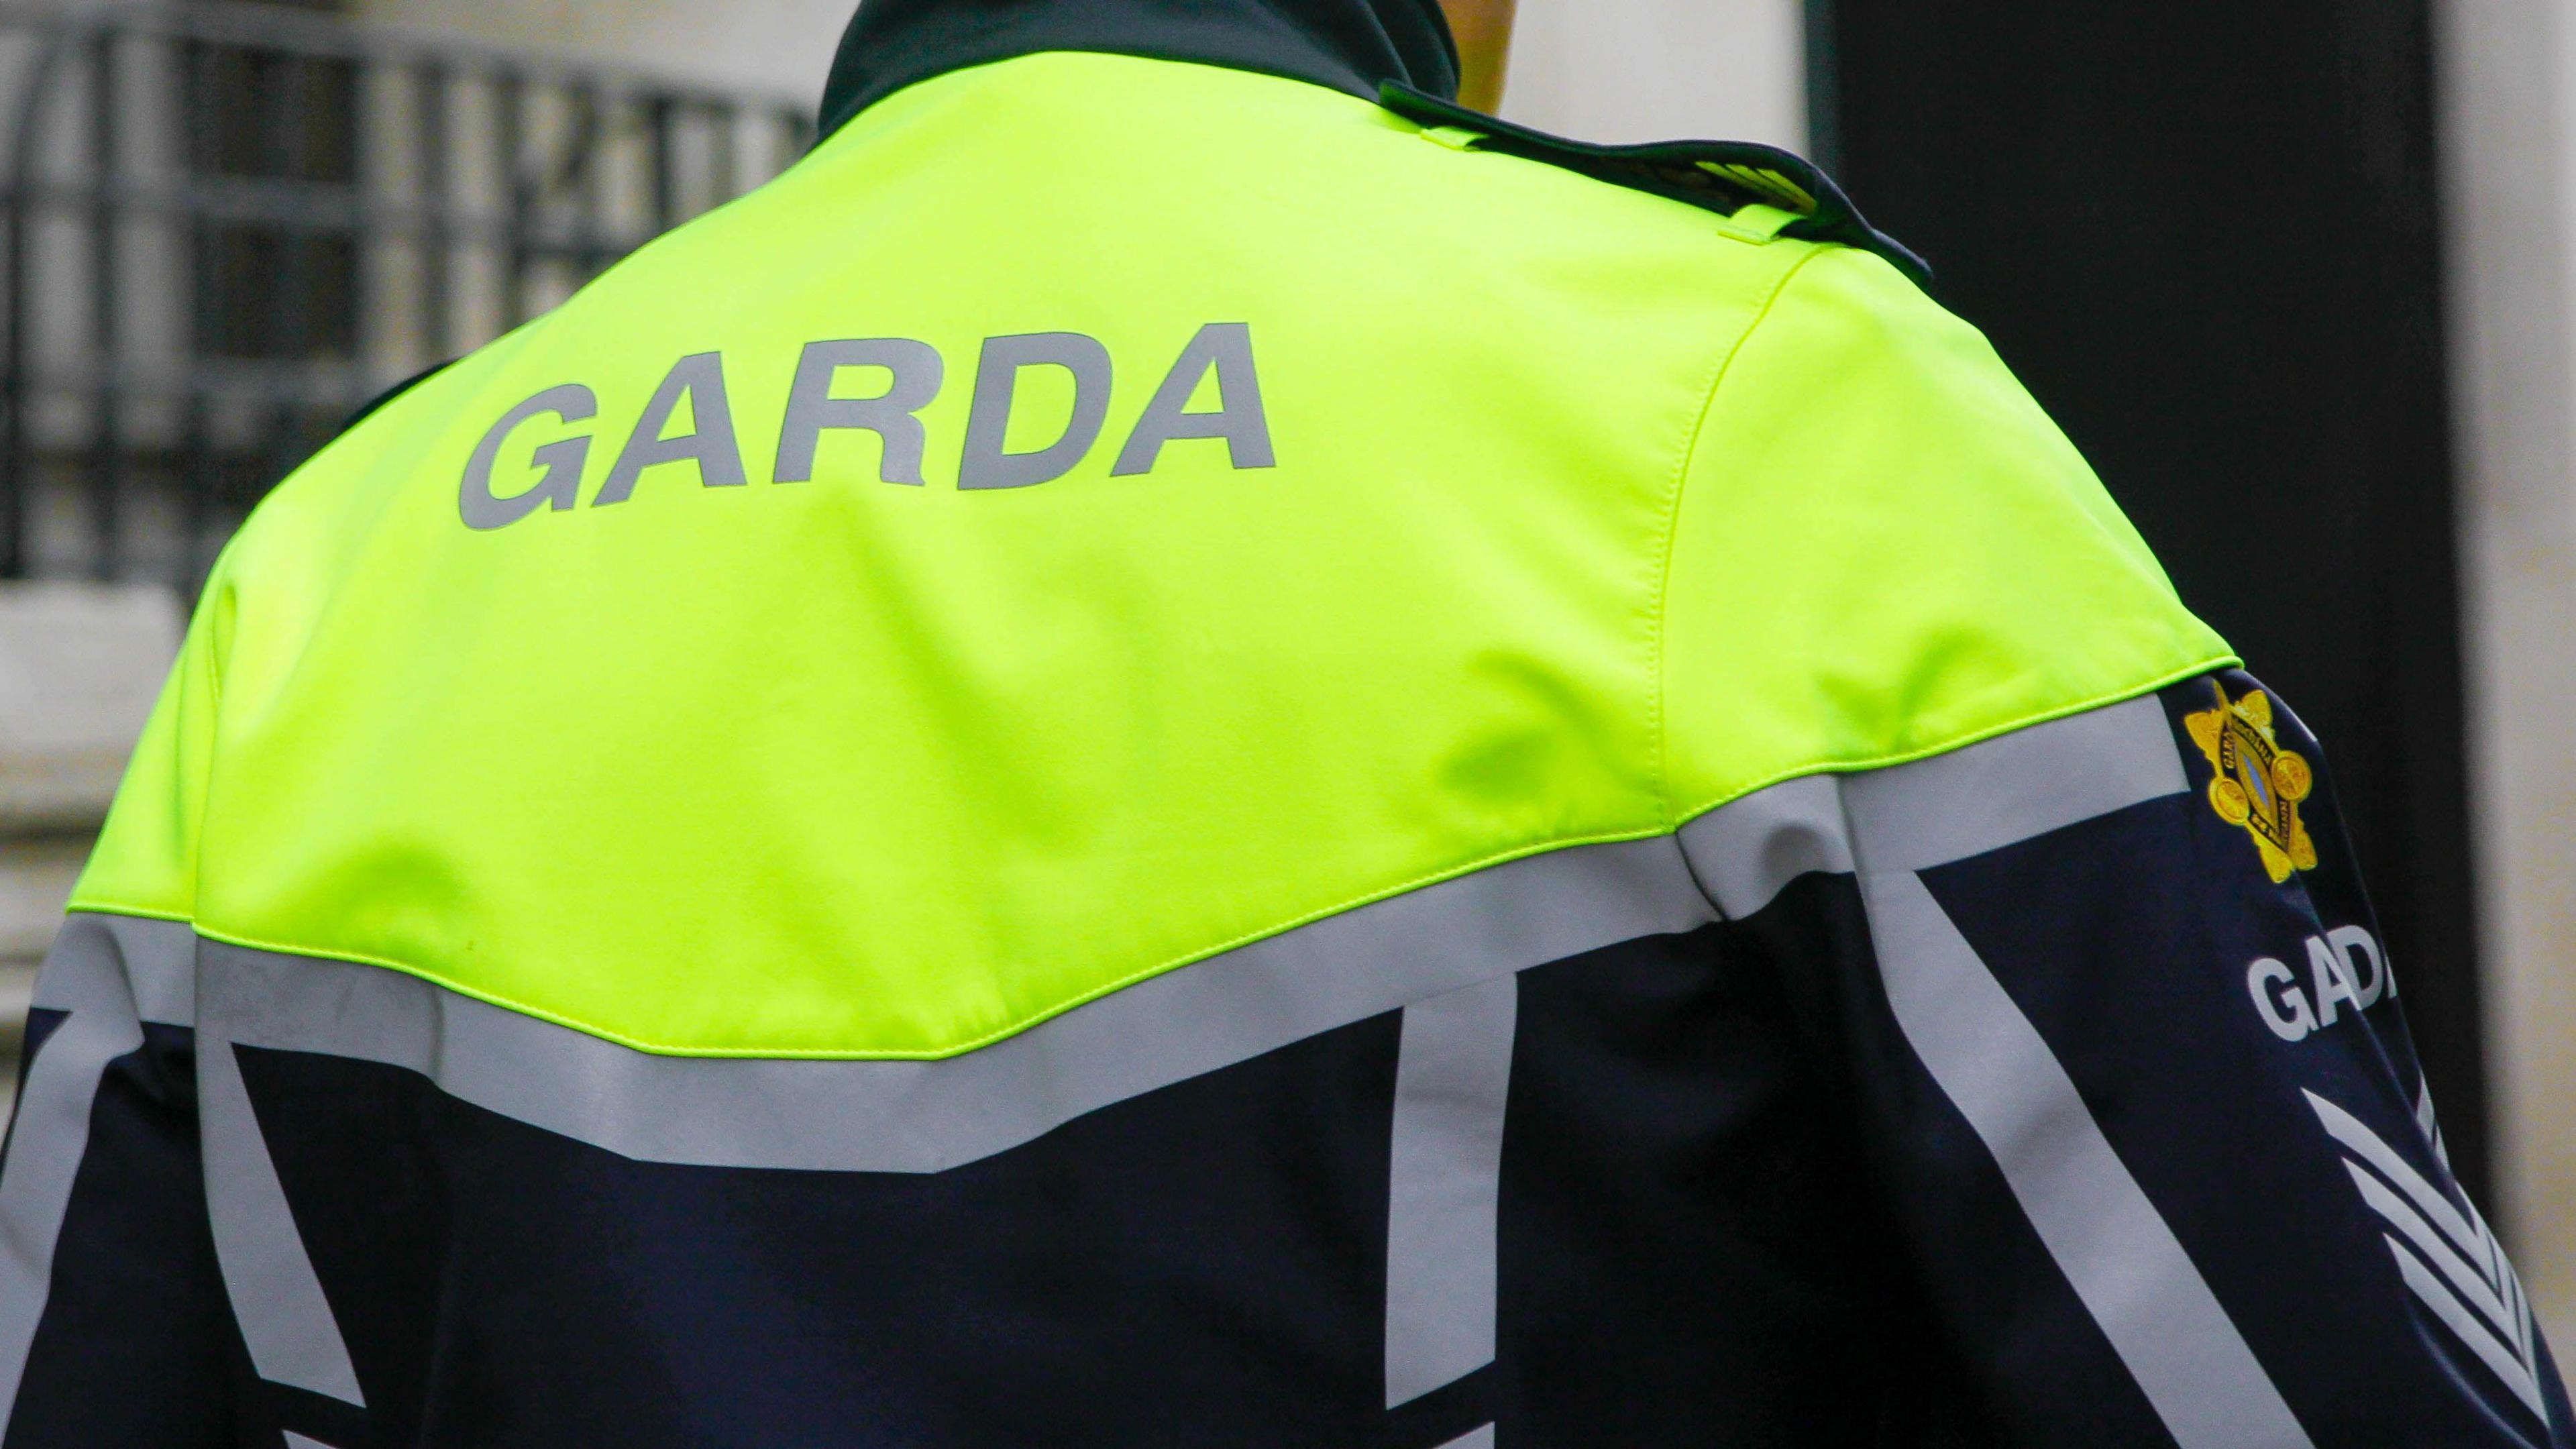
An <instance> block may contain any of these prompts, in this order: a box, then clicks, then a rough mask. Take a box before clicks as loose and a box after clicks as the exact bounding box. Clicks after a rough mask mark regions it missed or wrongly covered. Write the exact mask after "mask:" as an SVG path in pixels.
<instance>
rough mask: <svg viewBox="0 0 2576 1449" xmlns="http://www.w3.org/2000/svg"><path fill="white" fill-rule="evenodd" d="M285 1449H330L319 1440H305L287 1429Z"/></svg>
mask: <svg viewBox="0 0 2576 1449" xmlns="http://www.w3.org/2000/svg"><path fill="white" fill-rule="evenodd" d="M286 1449H331V1446H330V1445H328V1444H325V1443H323V1442H322V1441H321V1440H319V1439H307V1438H305V1437H304V1436H303V1435H301V1434H298V1433H296V1432H295V1431H294V1430H292V1429H289V1430H287V1431H286Z"/></svg>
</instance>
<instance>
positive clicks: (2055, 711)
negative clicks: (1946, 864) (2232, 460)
mask: <svg viewBox="0 0 2576 1449" xmlns="http://www.w3.org/2000/svg"><path fill="white" fill-rule="evenodd" d="M2244 664H2245V661H2244V660H2242V659H2240V658H2238V657H2237V656H2235V655H2233V654H2218V655H2212V656H2211V657H2210V658H2208V659H2204V660H2202V661H2200V662H2199V663H2197V664H2191V665H2186V666H2185V667H2183V668H2181V669H2177V670H2175V671H2173V672H2172V673H2170V674H2165V675H2160V676H2158V677H2157V678H2155V679H2153V680H2150V681H2148V682H2145V683H2142V684H2136V685H2123V686H2121V687H2120V688H2118V689H2114V690H2110V691H2107V692H2105V693H2103V694H2099V695H2096V696H2094V697H2092V698H2090V699H2086V700H2081V701H2078V702H2076V703H2074V704H2067V705H2059V706H2056V707H2054V708H2050V709H2044V710H2038V711H2035V712H2033V713H2031V714H2027V715H2017V716H2015V717H2014V718H2013V719H2012V720H2011V721H2010V722H2009V723H2005V724H1999V725H1990V726H1988V727H1986V728H1984V729H1977V730H1970V731H1968V732H1967V733H1965V734H1961V735H1957V736H1953V737H1951V738H1949V739H1945V740H1942V741H1941V742H1940V743H1939V744H1933V745H1925V746H1922V747H1921V748H1919V749H1912V750H1905V751H1902V752H1900V753H1897V754H1892V755H1878V756H1874V757H1872V758H1870V759H1866V760H1817V761H1812V762H1810V763H1808V764H1804V765H1799V766H1797V767H1795V768H1794V769H1787V770H1782V771H1780V772H1778V773H1777V774H1771V775H1765V776H1762V777H1761V778H1759V779H1757V780H1755V781H1753V782H1752V783H1750V784H1746V785H1737V786H1731V787H1729V788H1728V789H1727V790H1725V791H1724V792H1722V793H1720V794H1718V795H1716V796H1714V797H1712V798H1711V799H1710V800H1709V801H1708V802H1707V803H1706V804H1703V805H1699V806H1696V807H1694V808H1692V809H1691V810H1689V811H1687V812H1685V813H1684V814H1683V815H1682V817H1681V818H1682V820H1683V821H1684V822H1685V823H1687V822H1689V821H1693V820H1697V819H1698V818H1699V817H1701V816H1703V815H1706V814H1708V813H1709V812H1710V811H1712V810H1723V809H1725V808H1726V807H1727V806H1729V805H1732V804H1734V803H1735V802H1736V801H1738V800H1741V799H1743V798H1745V797H1746V796H1748V795H1757V794H1760V793H1761V792H1762V791H1764V790H1768V789H1770V788H1771V787H1772V786H1774V785H1784V784H1787V783H1788V782H1789V781H1791V780H1802V779H1805V778H1807V777H1808V776H1810V775H1865V774H1867V773H1869V772H1870V771H1872V770H1887V769H1893V768H1895V767H1896V766H1899V765H1911V764H1917V763H1919V762H1921V761H1924V760H1929V759H1933V758H1935V757H1937V756H1940V755H1946V754H1950V753H1952V752H1953V751H1956V750H1964V749H1966V748H1967V747H1968V746H1970V745H1976V744H1983V743H1984V742H1986V741H1987V740H1991V739H1996V738H1999V737H2001V736H2003V735H2008V734H2013V733H2016V732H2018V731H2021V730H2026V729H2035V728H2037V727H2038V726H2040V725H2044V724H2049V723H2051V722H2053V721H2056V720H2061V719H2067V718H2071V717H2072V716H2075V715H2079V714H2090V713H2091V712H2093V711H2094V710H2097V709H2108V708H2110V707H2111V706H2112V705H2115V704H2126V703H2128V702H2129V701H2130V700H2133V699H2140V698H2144V697H2145V696H2147V695H2150V694H2155V693H2157V692H2159V691H2161V690H2167V689H2171V688H2173V687H2174V686H2175V685H2177V684H2180V683H2182V682H2184V681H2185V680H2191V679H2198V678H2200V677H2202V676H2203V675H2207V674H2213V673H2215V672H2217V671H2219V670H2221V669H2241V668H2243V667H2244Z"/></svg>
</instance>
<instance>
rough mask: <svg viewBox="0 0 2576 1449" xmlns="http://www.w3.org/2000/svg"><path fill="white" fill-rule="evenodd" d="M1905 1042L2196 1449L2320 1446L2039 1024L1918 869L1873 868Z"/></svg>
mask: <svg viewBox="0 0 2576 1449" xmlns="http://www.w3.org/2000/svg"><path fill="white" fill-rule="evenodd" d="M1860 884H1861V895H1862V898H1863V899H1864V900H1865V901H1866V902H1867V903H1868V907H1869V917H1870V934H1871V937H1872V939H1873V940H1874V941H1875V943H1876V945H1877V948H1878V959H1879V970H1880V972H1881V973H1882V975H1883V976H1884V978H1885V980H1886V983H1887V1000H1888V1005H1889V1007H1890V1008H1891V1009H1892V1010H1893V1011H1894V1012H1895V1015H1896V1020H1897V1024H1898V1025H1899V1027H1901V1028H1902V1029H1903V1030H1904V1032H1905V1038H1906V1041H1907V1042H1908V1043H1909V1044H1911V1045H1912V1046H1913V1048H1914V1052H1915V1054H1916V1055H1917V1056H1919V1057H1920V1058H1922V1061H1923V1065H1924V1067H1925V1068H1926V1069H1927V1070H1928V1071H1930V1072H1931V1074H1932V1079H1933V1080H1934V1081H1935V1082H1938V1083H1939V1084H1940V1086H1941V1090H1942V1092H1943V1093H1945V1094H1946V1095H1948V1097H1949V1098H1950V1100H1951V1101H1952V1102H1953V1103H1955V1104H1956V1105H1957V1106H1958V1108H1959V1112H1960V1114H1961V1115H1962V1116H1964V1117H1966V1118H1967V1119H1968V1125H1969V1126H1971V1127H1973V1128H1974V1129H1975V1130H1976V1133H1977V1136H1978V1137H1979V1138H1980V1139H1981V1140H1982V1141H1984V1143H1985V1144H1986V1148H1987V1150H1988V1151H1989V1152H1991V1153H1993V1154H1994V1158H1995V1162H1996V1165H1997V1166H1999V1167H2001V1168H2002V1169H2003V1174H2004V1180H2005V1182H2007V1183H2008V1184H2010V1186H2011V1188H2012V1193H2013V1197H2014V1198H2015V1200H2017V1201H2018V1202H2019V1203H2020V1204H2021V1207H2022V1211H2023V1212H2024V1213H2025V1214H2027V1215H2028V1216H2029V1218H2030V1222H2031V1226H2032V1227H2033V1228H2035V1229H2036V1230H2037V1231H2038V1233H2039V1236H2040V1240H2041V1241H2042V1242H2043V1243H2045V1244H2047V1246H2048V1251H2049V1255H2050V1256H2051V1257H2052V1258H2054V1259H2056V1261H2057V1266H2058V1267H2059V1269H2060V1270H2061V1271H2063V1272H2064V1273H2065V1274H2066V1277H2067V1281H2068V1282H2069V1283H2070V1284H2072V1285H2073V1287H2074V1289H2075V1295H2076V1297H2077V1298H2079V1299H2081V1300H2083V1303H2084V1306H2085V1308H2086V1309H2088V1310H2090V1311H2091V1313H2092V1315H2093V1319H2094V1321H2095V1322H2096V1323H2098V1324H2100V1325H2101V1328H2102V1332H2103V1334H2104V1336H2106V1337H2107V1338H2109V1339H2110V1341H2111V1346H2112V1348H2113V1349H2114V1350H2116V1351H2117V1352H2118V1353H2119V1355H2120V1361H2121V1362H2122V1363H2123V1364H2125V1365H2127V1367H2128V1370H2129V1372H2130V1374H2131V1375H2132V1376H2133V1377H2135V1378H2136V1379H2137V1381H2138V1387H2139V1388H2140V1389H2142V1390H2144V1391H2145V1393H2146V1396H2147V1400H2148V1402H2149V1403H2151V1404H2153V1405H2154V1406H2155V1409H2156V1413H2157V1414H2158V1415H2159V1416H2160V1417H2161V1418H2162V1419H2163V1420H2164V1424H2165V1428H2166V1430H2167V1431H2168V1432H2170V1433H2171V1434H2172V1435H2173V1436H2174V1440H2175V1442H2176V1443H2177V1444H2179V1445H2180V1446H2181V1449H2255V1446H2271V1445H2282V1446H2291V1445H2305V1444H2307V1443H2308V1436H2307V1434H2306V1432H2305V1431H2304V1430H2302V1429H2301V1428H2300V1427H2299V1423H2298V1420H2297V1419H2296V1418H2295V1417H2293V1416H2292V1414H2291V1413H2290V1408H2289V1405H2288V1404H2286V1403H2285V1402H2283V1401H2282V1398H2281V1392H2280V1390H2279V1389H2278V1388H2276V1387H2275V1386H2274V1385H2273V1383H2272V1379H2271V1376H2270V1375H2269V1374H2266V1373H2265V1372H2264V1371H2263V1366H2262V1365H2261V1364H2260V1363H2258V1362H2256V1361H2255V1358H2254V1353H2253V1350H2252V1349H2250V1348H2248V1347H2247V1346H2246V1343H2245V1338H2244V1335H2242V1334H2240V1333H2239V1332H2237V1329H2236V1325H2235V1324H2234V1323H2233V1322H2232V1321H2230V1320H2229V1318H2228V1316H2227V1311H2226V1309H2224V1308H2222V1307H2221V1306H2219V1302H2218V1298H2217V1296H2216V1295H2215V1294H2214V1293H2212V1292H2211V1291H2210V1288H2209V1284H2208V1283H2207V1282H2206V1281H2205V1280H2204V1279H2203V1278H2202V1277H2201V1275H2200V1270H2199V1269H2198V1268H2197V1267H2195V1266H2194V1265H2193V1263H2192V1261H2191V1257H2190V1255H2189V1254H2188V1253H2186V1252H2184V1251H2183V1246H2182V1243H2181V1242H2180V1240H2178V1239H2176V1238H2175V1237H2174V1234H2173V1229H2172V1228H2171V1227H2169V1226H2168V1225H2167V1224H2166V1223H2165V1220H2164V1217H2163V1216H2162V1215H2161V1214H2159V1213H2158V1212H2157V1211H2156V1209H2155V1205H2154V1204H2153V1203H2150V1202H2149V1201H2148V1200H2147V1195H2146V1193H2145V1191H2144V1190H2143V1189H2141V1188H2140V1187H2139V1186H2138V1182H2137V1179H2136V1178H2135V1177H2132V1176H2131V1175H2130V1173H2129V1169H2128V1167H2127V1165H2126V1164H2124V1163H2122V1162H2121V1161H2120V1158H2119V1154H2118V1153H2116V1152H2114V1151H2113V1150H2112V1148H2111V1143H2110V1139H2108V1138H2106V1137H2104V1136H2103V1135H2102V1128H2101V1126H2100V1124H2099V1123H2097V1122H2095V1121H2094V1120H2093V1114H2092V1112H2091V1111H2090V1110H2089V1109H2087V1108H2086V1107H2085V1105H2084V1099H2083V1098H2082V1097H2081V1096H2080V1095H2079V1094H2078V1093H2077V1092H2076V1090H2075V1083H2074V1081H2073V1080H2072V1079H2070V1078H2069V1077H2068V1076H2067V1075H2066V1069H2065V1068H2064V1067H2063V1066H2061V1065H2060V1064H2059V1063H2058V1060H2057V1057H2056V1055H2055V1054H2054V1053H2052V1052H2051V1051H2050V1050H2049V1049H2048V1043H2047V1042H2046V1041H2045V1040H2043V1039H2042V1038H2041V1037H2040V1034H2039V1030H2038V1028H2036V1027H2034V1026H2032V1025H2031V1023H2030V1018H2028V1017H2027V1016H2025V1015H2023V1014H2022V1011H2021V1008H2020V1007H2018V1006H2016V1005H2015V1004H2014V1003H2013V1000H2012V998H2011V997H2010V996H2008V995H2006V994H2005V992H2004V989H2003V985H2002V983H2000V982H1998V981H1997V980H1996V979H1995V976H1994V973H1993V972H1991V971H1989V970H1987V969H1986V965H1985V963H1984V962H1983V961H1981V960H1979V959H1978V957H1977V953H1976V951H1975V949H1974V948H1972V947H1971V946H1970V945H1969V944H1968V942H1967V940H1966V938H1964V937H1962V936H1961V935H1960V934H1959V930H1958V927H1957V926H1956V925H1954V924H1952V922H1951V920H1950V917H1949V915H1948V914H1947V913H1946V912H1944V911H1943V910H1942V909H1941V906H1940V903H1939V902H1937V901H1935V900H1934V899H1933V898H1932V893H1931V892H1930V891H1929V890H1927V889H1926V888H1925V887H1924V885H1923V880H1922V877H1920V876H1918V875H1915V874H1913V873H1912V872H1908V871H1894V872H1884V873H1881V872H1864V873H1863V874H1862V875H1861V878H1860Z"/></svg>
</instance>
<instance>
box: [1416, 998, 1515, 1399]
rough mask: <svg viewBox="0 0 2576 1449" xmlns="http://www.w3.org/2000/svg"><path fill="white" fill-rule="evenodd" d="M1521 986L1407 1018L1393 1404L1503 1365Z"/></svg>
mask: <svg viewBox="0 0 2576 1449" xmlns="http://www.w3.org/2000/svg"><path fill="white" fill-rule="evenodd" d="M1519 1010H1520V981H1519V978H1517V977H1511V976H1506V977H1503V978H1502V979H1500V980H1498V981H1488V982H1486V983H1484V984H1483V985H1481V986H1471V987H1469V988H1467V989H1466V990H1464V991H1453V992H1451V993H1449V994H1448V995H1446V996H1436V997H1433V998H1432V999H1430V1000H1428V1001H1423V1002H1418V1003H1416V1004H1414V1005H1412V1006H1408V1007H1406V1008H1405V1009H1404V1026H1403V1045H1402V1047H1401V1049H1400V1050H1399V1052H1398V1054H1397V1057H1396V1069H1395V1128H1394V1134H1393V1137H1392V1140H1391V1142H1390V1144H1389V1153H1388V1159H1389V1169H1388V1191H1387V1215H1386V1404H1387V1407H1388V1408H1390V1409H1391V1408H1394V1407H1395V1406H1396V1405H1398V1404H1404V1403H1410V1402H1412V1401H1413V1400H1415V1399H1418V1398H1420V1397H1422V1396H1423V1395H1424V1394H1427V1393H1430V1392H1431V1391H1432V1390H1433V1389H1436V1388H1439V1387H1441V1386H1442V1385H1444V1384H1450V1383H1454V1382H1456V1381H1457V1380H1459V1379H1462V1378H1464V1377H1466V1376H1467V1375H1469V1374H1471V1373H1474V1372H1475V1371H1476V1370H1478V1369H1480V1368H1483V1367H1484V1366H1485V1365H1487V1364H1489V1363H1492V1362H1493V1361H1494V1318H1495V1312H1496V1282H1495V1275H1496V1271H1497V1266H1496V1262H1497V1254H1498V1252H1499V1250H1500V1231H1501V1227H1500V1225H1501V1219H1502V1192H1503V1114H1504V1109H1505V1108H1506V1106H1507V1105H1508V1103H1509V1099H1510V1096H1511V1085H1512V1043H1513V1033H1514V1030H1515V1027H1516V1025H1517V1022H1518V1018H1519Z"/></svg>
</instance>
